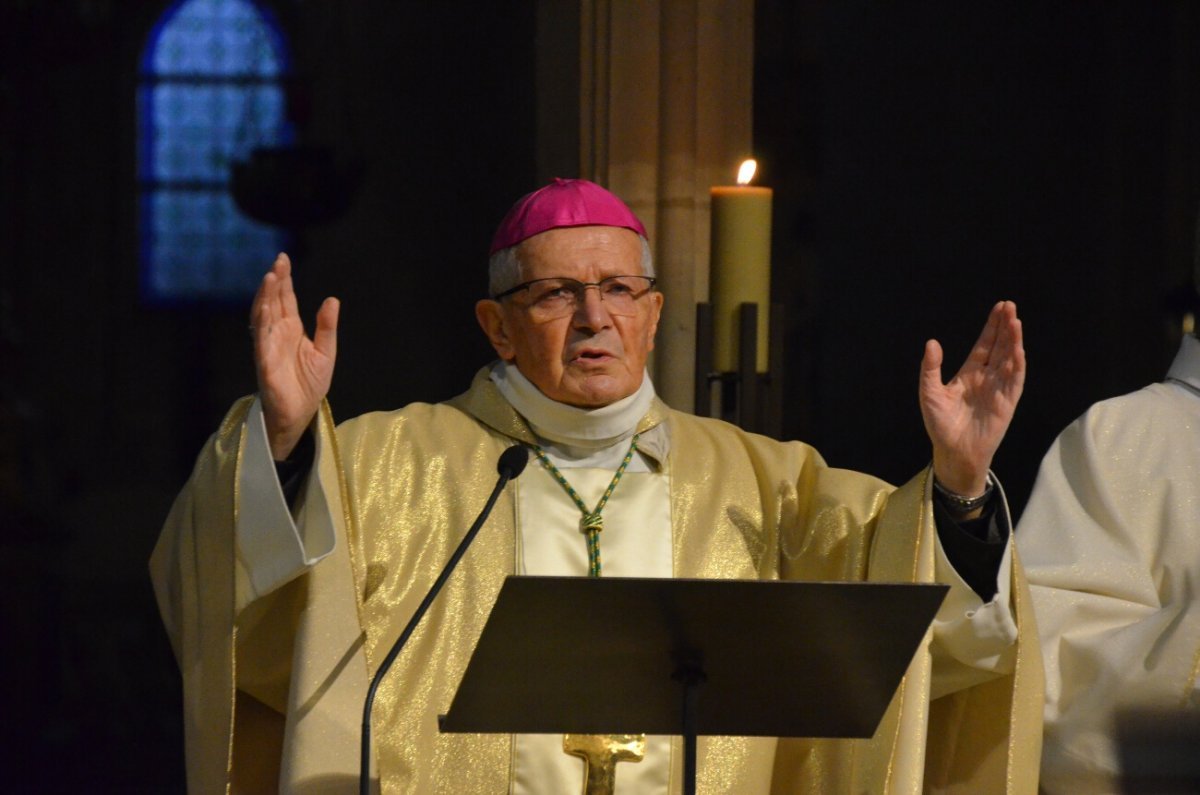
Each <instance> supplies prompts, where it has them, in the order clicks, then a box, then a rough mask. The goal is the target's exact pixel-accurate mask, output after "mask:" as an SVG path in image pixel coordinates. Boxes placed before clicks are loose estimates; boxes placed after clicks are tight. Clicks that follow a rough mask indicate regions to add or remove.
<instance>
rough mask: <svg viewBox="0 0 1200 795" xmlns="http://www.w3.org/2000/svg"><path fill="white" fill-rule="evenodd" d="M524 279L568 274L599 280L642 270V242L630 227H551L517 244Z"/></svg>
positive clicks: (585, 279) (573, 276) (576, 277)
mask: <svg viewBox="0 0 1200 795" xmlns="http://www.w3.org/2000/svg"><path fill="white" fill-rule="evenodd" d="M517 256H518V259H519V260H520V263H521V278H522V279H525V280H529V279H544V278H548V277H553V276H565V277H569V278H572V279H579V280H580V281H596V280H598V279H602V278H604V277H606V276H620V275H626V276H632V275H639V274H641V273H642V241H641V238H640V237H639V236H638V234H637V233H636V232H634V231H632V230H630V229H625V228H623V227H615V226H575V227H566V228H561V229H550V230H548V231H545V232H541V233H540V234H537V235H534V236H533V237H530V238H528V239H526V240H524V241H522V242H521V243H520V244H519V245H518V246H517Z"/></svg>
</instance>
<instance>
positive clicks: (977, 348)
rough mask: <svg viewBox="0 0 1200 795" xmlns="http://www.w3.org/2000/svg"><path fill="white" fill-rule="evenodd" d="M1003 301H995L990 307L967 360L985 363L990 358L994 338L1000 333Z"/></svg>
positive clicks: (994, 344)
mask: <svg viewBox="0 0 1200 795" xmlns="http://www.w3.org/2000/svg"><path fill="white" fill-rule="evenodd" d="M1005 303H1007V302H1005V301H997V302H996V305H995V306H993V307H992V311H991V312H989V313H988V318H987V322H985V323H984V324H983V331H981V332H979V339H977V340H975V345H974V346H973V347H972V348H971V352H970V353H969V354H968V355H967V362H973V363H975V364H979V365H986V364H987V363H988V361H989V360H990V359H991V354H992V351H993V349H994V348H995V346H996V340H997V338H998V337H999V335H1000V327H1001V325H1002V318H1003V317H1004V304H1005ZM965 364H966V363H964V365H965Z"/></svg>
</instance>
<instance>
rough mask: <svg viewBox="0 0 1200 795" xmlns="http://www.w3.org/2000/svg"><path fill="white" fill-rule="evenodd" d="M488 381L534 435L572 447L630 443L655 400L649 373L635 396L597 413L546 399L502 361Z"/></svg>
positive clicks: (605, 407)
mask: <svg viewBox="0 0 1200 795" xmlns="http://www.w3.org/2000/svg"><path fill="white" fill-rule="evenodd" d="M489 377H490V378H491V379H492V381H493V382H494V383H495V384H496V388H497V389H499V390H500V394H502V395H504V398H505V400H507V401H508V402H509V404H510V405H512V407H513V408H514V409H516V410H517V413H518V414H520V415H521V416H522V417H524V418H525V421H526V422H528V423H529V427H530V429H531V430H532V431H533V432H534V433H535V434H537V435H538V436H539V437H541V438H543V439H549V440H550V441H552V442H558V443H560V444H566V445H571V446H573V447H586V448H602V447H610V446H612V445H614V444H616V443H617V442H620V441H621V440H622V439H628V438H629V437H631V436H633V434H634V431H636V430H637V424H638V422H639V421H640V420H641V419H642V417H644V416H646V412H647V411H649V410H650V404H651V402H652V401H653V400H654V385H653V384H651V383H650V374H649V373H645V374H644V375H643V376H642V385H641V386H640V387H638V390H637V391H636V392H634V393H633V394H632V395H629V396H627V397H624V398H621V399H620V400H618V401H617V402H616V403H610V404H609V405H607V406H601V407H600V408H598V409H582V408H578V407H576V406H568V405H567V404H566V403H560V402H558V401H557V400H553V399H551V398H548V397H546V396H545V395H544V394H543V393H542V391H541V390H540V389H538V388H537V387H536V386H535V385H534V384H533V382H531V381H530V380H529V379H528V378H526V377H525V376H524V375H523V374H522V373H521V371H520V370H518V369H517V368H516V367H509V366H508V365H507V364H506V363H505V362H503V361H500V362H496V364H494V365H492V369H491V372H490V373H489Z"/></svg>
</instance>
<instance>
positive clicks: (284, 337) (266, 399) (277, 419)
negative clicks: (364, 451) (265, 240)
mask: <svg viewBox="0 0 1200 795" xmlns="http://www.w3.org/2000/svg"><path fill="white" fill-rule="evenodd" d="M337 315H338V303H337V300H336V299H333V298H327V299H325V302H324V303H323V304H322V305H321V309H320V311H318V313H317V327H316V330H315V332H314V334H313V337H312V338H311V339H310V338H309V337H308V336H307V335H306V334H305V333H304V324H303V322H301V320H300V315H299V311H298V308H297V304H296V293H295V290H294V289H293V286H292V277H291V262H290V261H289V260H288V258H287V255H285V254H280V255H279V257H278V258H277V259H276V260H275V264H274V265H273V266H272V268H271V270H270V271H269V272H268V273H267V275H266V276H264V277H263V281H262V285H261V286H260V287H259V290H258V294H257V295H255V297H254V305H253V307H252V308H251V313H250V321H251V323H250V324H251V328H252V329H253V330H254V331H253V334H254V361H255V368H256V371H257V374H258V389H259V395H260V396H261V398H262V403H263V415H264V418H265V420H266V424H267V435H268V438H269V440H270V442H271V449H272V453H273V454H275V457H276V458H283V457H286V455H287V454H288V453H289V452H291V449H292V448H293V447H294V446H295V444H296V442H297V441H298V440H299V438H300V436H301V435H302V434H303V433H304V430H305V428H307V427H308V424H309V423H310V422H311V421H312V418H313V416H314V415H315V414H316V413H317V409H318V408H319V407H320V405H321V401H322V400H323V399H324V398H325V395H326V394H328V392H329V385H330V383H332V379H333V366H334V360H335V358H336V355H337V337H336V332H337Z"/></svg>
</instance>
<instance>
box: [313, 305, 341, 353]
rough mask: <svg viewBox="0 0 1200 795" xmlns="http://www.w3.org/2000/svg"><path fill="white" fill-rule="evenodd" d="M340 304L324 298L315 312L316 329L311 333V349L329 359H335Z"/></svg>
mask: <svg viewBox="0 0 1200 795" xmlns="http://www.w3.org/2000/svg"><path fill="white" fill-rule="evenodd" d="M341 308H342V305H341V302H340V301H338V299H336V298H326V299H325V300H324V302H322V304H321V308H320V309H318V310H317V328H316V330H315V331H314V332H313V347H315V348H316V349H317V350H318V351H320V352H321V353H322V354H324V355H325V356H328V357H329V358H330V359H335V358H337V323H338V315H339V314H340V312H341Z"/></svg>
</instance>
